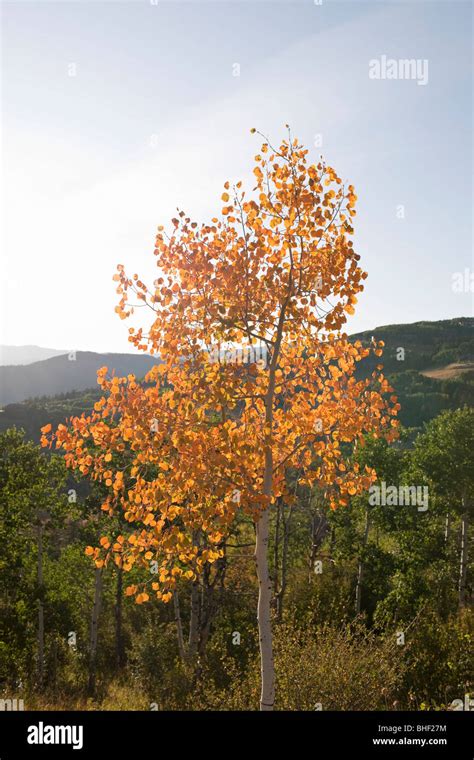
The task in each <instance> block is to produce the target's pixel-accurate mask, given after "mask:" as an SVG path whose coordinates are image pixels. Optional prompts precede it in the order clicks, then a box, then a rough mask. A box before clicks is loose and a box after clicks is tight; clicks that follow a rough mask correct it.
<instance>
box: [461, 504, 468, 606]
mask: <svg viewBox="0 0 474 760" xmlns="http://www.w3.org/2000/svg"><path fill="white" fill-rule="evenodd" d="M463 510H464V511H463V514H462V515H461V551H460V561H459V606H460V607H464V605H465V604H466V580H467V560H468V549H467V533H468V527H469V518H468V512H467V505H466V501H465V499H463Z"/></svg>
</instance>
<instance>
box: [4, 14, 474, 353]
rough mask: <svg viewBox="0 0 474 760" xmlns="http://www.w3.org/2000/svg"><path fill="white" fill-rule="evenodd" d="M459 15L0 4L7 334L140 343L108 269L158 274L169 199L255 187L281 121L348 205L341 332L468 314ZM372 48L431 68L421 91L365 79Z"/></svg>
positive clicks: (465, 113)
mask: <svg viewBox="0 0 474 760" xmlns="http://www.w3.org/2000/svg"><path fill="white" fill-rule="evenodd" d="M471 17H472V6H471V4H470V3H469V2H458V1H456V0H454V1H453V0H449V2H440V1H436V2H408V1H401V2H395V3H388V2H382V1H378V2H359V1H358V0H350V2H337V1H336V0H323V3H322V5H321V6H319V5H316V4H315V3H314V2H313V0H301V2H298V1H295V2H284V1H281V2H275V1H274V2H258V1H252V0H247V2H200V0H197V1H196V2H181V1H180V0H176V1H173V2H169V1H167V0H158V3H157V4H156V5H153V4H151V3H150V1H149V0H136V1H135V2H123V3H122V2H115V0H108V2H82V0H81V1H80V2H78V1H77V0H76V1H73V0H70V1H63V2H51V1H41V0H39V1H38V0H36V1H35V2H26V1H24V0H17V2H3V3H2V43H3V44H2V69H3V81H2V85H3V87H2V118H1V125H2V131H3V169H4V182H3V194H4V200H3V212H4V214H5V225H4V237H3V252H4V264H3V271H4V273H5V275H4V277H2V293H1V294H2V334H1V335H0V342H1V343H8V344H23V343H37V344H41V345H47V346H53V347H59V348H66V349H73V348H75V349H78V350H87V349H89V350H98V351H124V350H125V351H128V350H132V349H131V347H130V345H129V344H128V342H127V327H128V325H127V323H124V322H121V321H120V320H119V319H118V317H117V316H116V315H115V313H114V306H115V303H116V295H115V291H114V284H113V283H112V281H111V277H112V275H113V274H114V272H115V267H116V264H117V263H122V264H124V265H125V266H126V268H127V269H128V270H129V271H130V272H134V271H137V272H139V273H140V274H142V275H143V276H144V277H147V276H148V277H149V278H151V277H153V274H154V271H155V270H154V268H153V256H152V251H153V242H154V236H155V231H156V227H157V225H158V224H160V223H165V224H166V223H167V222H168V220H169V218H170V216H172V215H173V213H174V210H175V207H176V206H177V205H179V206H180V207H181V208H183V209H185V210H186V211H187V212H188V213H189V214H191V215H193V216H194V217H195V218H196V220H197V221H201V220H205V219H207V218H209V217H210V216H213V215H214V214H215V213H216V210H217V211H218V210H219V209H220V207H221V205H222V204H221V202H220V200H219V199H220V194H221V192H222V185H223V183H224V182H225V180H227V179H230V180H238V179H242V180H244V182H245V181H246V180H247V178H249V171H250V170H251V161H252V158H253V155H254V154H255V153H256V152H257V148H258V147H259V142H258V138H256V136H255V135H250V134H249V130H250V127H254V126H255V127H257V128H259V129H261V130H262V131H263V132H265V133H266V134H268V135H269V137H271V139H272V140H273V141H277V140H278V139H279V138H280V137H282V136H283V135H284V131H285V130H284V124H285V123H286V122H289V123H290V124H291V127H292V130H293V132H294V134H296V135H298V136H299V137H300V139H302V140H303V141H304V142H305V143H306V144H307V145H308V147H310V148H311V151H312V153H313V155H314V158H315V159H316V158H318V156H319V154H320V153H323V155H324V157H325V158H326V159H327V161H328V162H329V163H331V164H332V165H333V166H334V168H335V169H336V170H337V171H338V173H339V174H340V175H341V176H342V177H344V178H347V180H348V181H350V182H352V183H353V184H354V185H355V187H356V192H357V194H358V196H359V205H358V215H357V217H356V220H355V221H356V224H355V244H356V248H357V249H358V251H359V253H361V255H362V264H363V266H364V267H365V268H366V269H367V271H368V273H369V278H368V280H367V281H366V290H365V293H364V294H363V296H361V298H360V299H359V304H358V310H357V312H356V315H355V316H354V317H353V318H352V319H351V320H350V322H349V323H348V329H349V331H351V332H354V331H356V330H361V329H370V328H374V327H376V326H377V325H381V324H387V323H395V322H413V321H416V320H420V319H445V318H450V317H455V316H470V315H472V313H473V293H472V292H469V291H468V290H466V292H463V293H459V292H454V291H453V288H452V276H453V273H455V272H461V271H463V270H464V269H465V268H468V269H469V270H470V271H471V272H472V271H473V269H474V266H473V259H472V226H471V214H472V142H471V140H472V137H471V134H472V50H471V45H472V42H471V35H472V19H471ZM382 55H386V56H387V57H388V58H394V59H397V60H398V59H401V58H414V59H422V60H424V59H427V60H428V73H429V76H428V83H427V84H426V85H425V86H423V85H419V84H418V83H417V81H415V80H379V81H376V80H372V79H370V78H369V61H370V60H371V59H374V58H380V57H381V56H382ZM236 63H238V64H240V76H238V77H236V76H233V65H234V64H236ZM71 64H75V66H76V76H69V72H70V71H71V67H70V65H71ZM234 70H235V69H234ZM316 135H321V136H322V147H314V143H315V136H316ZM250 182H251V179H250V178H249V183H250ZM399 205H403V206H404V213H405V218H404V219H400V218H397V206H399Z"/></svg>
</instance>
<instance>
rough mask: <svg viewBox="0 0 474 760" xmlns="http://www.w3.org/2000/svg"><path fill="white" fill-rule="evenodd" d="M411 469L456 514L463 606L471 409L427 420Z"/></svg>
mask: <svg viewBox="0 0 474 760" xmlns="http://www.w3.org/2000/svg"><path fill="white" fill-rule="evenodd" d="M413 469H414V471H415V472H416V471H418V472H421V474H422V475H423V476H424V477H425V478H427V479H428V480H429V482H430V484H431V487H432V489H433V495H435V496H437V497H438V499H441V500H443V501H444V503H445V505H446V506H447V510H446V511H447V512H448V513H451V512H453V513H454V514H455V515H456V514H457V515H458V516H459V517H460V552H459V582H458V599H459V606H460V607H463V606H464V605H465V603H466V587H467V571H468V548H469V542H468V532H469V524H470V518H471V515H472V505H473V500H474V485H473V479H472V473H473V472H474V409H470V408H467V407H465V408H464V409H456V410H455V411H450V410H447V411H445V412H442V413H441V414H440V415H438V417H435V419H433V420H431V421H430V422H429V423H428V424H427V425H426V428H425V431H424V432H423V433H422V434H421V435H419V436H418V438H417V440H416V442H415V447H414V452H413ZM446 530H447V529H446ZM446 538H447V536H446Z"/></svg>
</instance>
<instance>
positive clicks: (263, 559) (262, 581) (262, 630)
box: [255, 507, 275, 711]
mask: <svg viewBox="0 0 474 760" xmlns="http://www.w3.org/2000/svg"><path fill="white" fill-rule="evenodd" d="M269 522H270V509H269V507H267V508H266V509H265V511H264V512H263V514H262V515H261V517H260V519H259V521H258V522H257V524H256V541H255V561H256V565H257V577H258V607H257V620H258V638H259V645H260V672H261V678H262V689H261V694H260V710H263V711H269V710H273V704H274V702H275V669H274V665H273V646H272V626H271V617H270V615H271V612H270V603H271V595H272V588H271V581H270V574H269V571H268V538H269Z"/></svg>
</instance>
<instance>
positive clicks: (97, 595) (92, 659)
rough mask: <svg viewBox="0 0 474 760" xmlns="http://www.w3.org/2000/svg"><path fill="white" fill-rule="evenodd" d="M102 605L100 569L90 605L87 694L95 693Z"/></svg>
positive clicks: (98, 569) (97, 572) (98, 568)
mask: <svg viewBox="0 0 474 760" xmlns="http://www.w3.org/2000/svg"><path fill="white" fill-rule="evenodd" d="M101 603H102V568H101V567H97V568H96V570H95V583H94V602H93V605H92V615H91V629H90V645H89V683H88V691H89V694H94V692H95V679H96V665H97V642H98V636H99V616H100V608H101Z"/></svg>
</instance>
